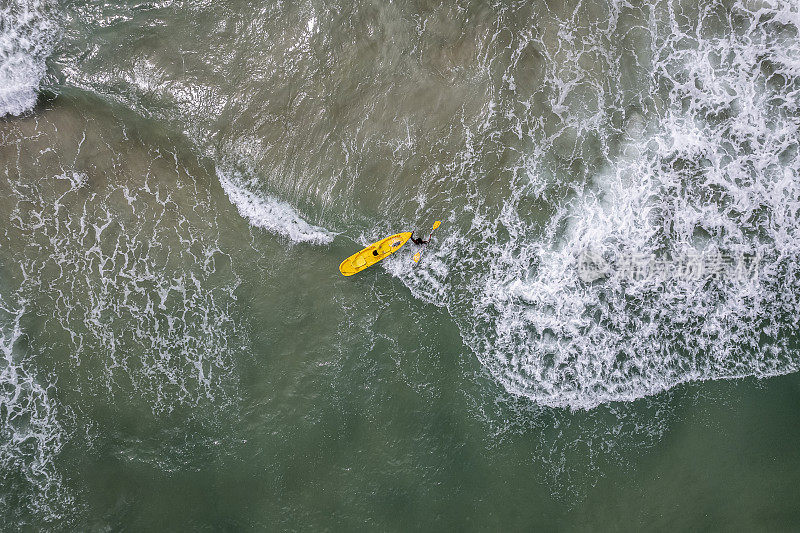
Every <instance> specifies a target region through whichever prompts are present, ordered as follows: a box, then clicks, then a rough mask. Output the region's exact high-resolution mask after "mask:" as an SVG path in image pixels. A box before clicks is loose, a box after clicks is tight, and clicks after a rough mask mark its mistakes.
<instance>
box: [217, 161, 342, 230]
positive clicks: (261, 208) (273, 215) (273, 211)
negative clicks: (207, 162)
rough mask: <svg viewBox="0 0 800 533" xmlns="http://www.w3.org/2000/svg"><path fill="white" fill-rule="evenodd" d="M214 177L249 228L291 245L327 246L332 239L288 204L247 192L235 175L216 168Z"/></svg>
mask: <svg viewBox="0 0 800 533" xmlns="http://www.w3.org/2000/svg"><path fill="white" fill-rule="evenodd" d="M217 177H218V178H219V183H220V185H222V188H223V190H224V191H225V193H226V194H227V195H228V198H229V199H230V201H231V203H232V204H233V205H235V206H236V209H238V210H239V214H241V215H242V216H243V217H244V218H245V219H247V220H249V221H250V224H252V225H253V226H255V227H257V228H262V229H265V230H267V231H269V232H272V233H275V234H277V235H282V236H284V237H288V238H289V239H291V240H292V241H294V242H308V243H312V244H328V243H329V242H331V241H332V240H333V237H334V235H333V233H331V232H329V231H328V230H326V229H325V228H321V227H319V226H314V225H312V224H309V223H308V222H306V221H305V220H303V218H302V217H301V216H300V215H299V214H298V213H297V211H296V210H295V209H294V208H293V207H292V206H291V205H289V203H288V202H284V201H282V200H278V199H276V198H271V197H268V196H267V197H264V196H260V195H258V194H255V193H253V192H251V191H249V190H247V188H246V187H245V186H244V185H243V184H242V180H241V177H240V176H239V175H238V174H236V173H228V174H226V173H224V172H222V171H221V170H220V169H219V168H218V169H217Z"/></svg>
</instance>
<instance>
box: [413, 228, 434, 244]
mask: <svg viewBox="0 0 800 533" xmlns="http://www.w3.org/2000/svg"><path fill="white" fill-rule="evenodd" d="M428 241H430V239H428V240H427V241H423V240H422V237H419V238H417V239H415V238H414V232H413V231H412V232H411V242H413V243H414V244H428Z"/></svg>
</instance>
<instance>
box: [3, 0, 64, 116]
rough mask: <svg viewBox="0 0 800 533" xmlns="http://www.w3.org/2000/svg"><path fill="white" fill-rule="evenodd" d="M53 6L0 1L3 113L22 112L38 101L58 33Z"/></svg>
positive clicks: (22, 0)
mask: <svg viewBox="0 0 800 533" xmlns="http://www.w3.org/2000/svg"><path fill="white" fill-rule="evenodd" d="M50 8H51V6H50V5H49V3H48V2H47V1H38V0H33V1H32V0H11V1H10V2H3V3H2V4H0V117H2V116H4V115H9V114H10V115H19V114H22V113H24V112H25V111H27V110H29V109H31V108H32V107H33V106H34V105H35V104H36V97H37V96H36V95H37V91H38V90H39V83H40V82H41V80H42V78H43V77H44V75H45V59H47V56H48V55H50V52H51V51H52V49H53V41H54V37H55V33H56V26H55V24H54V23H53V22H52V20H50V19H49V18H48V17H47V11H48V9H50Z"/></svg>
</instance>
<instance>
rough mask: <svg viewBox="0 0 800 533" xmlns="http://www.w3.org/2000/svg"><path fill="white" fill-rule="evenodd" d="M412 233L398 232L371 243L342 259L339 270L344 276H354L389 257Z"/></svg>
mask: <svg viewBox="0 0 800 533" xmlns="http://www.w3.org/2000/svg"><path fill="white" fill-rule="evenodd" d="M411 233H412V232H410V231H406V232H403V233H397V234H395V235H390V236H388V237H386V238H384V239H381V240H379V241H377V242H374V243H372V244H370V245H369V246H367V247H366V248H364V249H363V250H360V251H358V252H356V253H354V254H353V255H351V256H350V257H348V258H347V259H345V260H344V261H342V263H341V264H340V265H339V272H341V273H342V275H343V276H352V275H353V274H356V273H358V272H361V271H362V270H364V269H365V268H368V267H370V266H372V265H374V264H375V263H377V262H378V261H380V260H381V259H384V258H386V257H389V256H390V255H392V254H393V253H395V252H396V251H397V250H399V249H400V248H402V247H403V245H404V244H405V243H406V242H407V241H408V239H410V238H411Z"/></svg>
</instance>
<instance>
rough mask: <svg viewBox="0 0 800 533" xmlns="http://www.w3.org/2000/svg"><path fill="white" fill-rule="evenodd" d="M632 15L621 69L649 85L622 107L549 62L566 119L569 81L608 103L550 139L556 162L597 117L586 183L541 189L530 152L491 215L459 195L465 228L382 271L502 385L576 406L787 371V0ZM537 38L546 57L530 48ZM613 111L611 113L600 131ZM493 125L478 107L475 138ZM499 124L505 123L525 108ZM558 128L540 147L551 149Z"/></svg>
mask: <svg viewBox="0 0 800 533" xmlns="http://www.w3.org/2000/svg"><path fill="white" fill-rule="evenodd" d="M648 11H649V12H648ZM615 16H617V17H618V16H619V12H618V11H617V12H616V13H614V11H613V10H612V12H611V13H610V17H611V18H610V22H608V25H609V26H610V27H612V28H613V27H614V26H615V25H616V23H617V21H616V20H615V18H614V17H615ZM642 18H643V20H642V23H643V24H644V25H645V27H647V30H648V32H647V33H644V34H645V35H649V37H648V38H647V39H646V41H645V42H646V44H649V46H640V47H639V48H638V49H637V50H636V53H637V54H641V56H642V57H640V58H639V61H640V63H639V67H638V68H639V69H641V70H644V71H646V72H645V73H644V74H645V75H642V78H644V79H647V78H648V77H649V78H650V79H651V80H652V81H651V85H650V86H649V87H648V89H647V91H646V92H644V93H642V94H643V95H644V96H643V97H642V99H641V101H640V102H639V103H638V105H633V104H632V103H631V102H628V103H626V105H625V106H621V105H620V102H618V101H616V100H615V96H614V95H615V94H619V93H620V91H619V90H618V89H617V87H616V86H615V85H616V84H618V83H621V81H619V78H617V79H607V80H603V81H601V82H598V83H597V84H596V85H592V84H591V83H590V81H589V80H591V76H592V74H591V73H590V72H587V71H583V70H581V67H580V66H579V65H582V64H584V63H581V62H580V61H576V63H573V64H572V65H571V66H570V67H568V68H565V70H570V69H572V68H575V69H577V70H578V72H577V78H578V79H582V80H584V82H582V83H581V84H577V85H576V84H572V85H570V84H569V83H567V82H568V79H564V78H569V77H575V75H576V73H575V72H571V73H570V72H568V73H567V74H565V73H564V71H558V66H557V65H555V64H551V65H550V71H549V72H548V76H549V80H550V81H549V89H550V91H551V92H550V94H552V95H555V97H554V99H555V100H557V102H556V103H561V104H562V105H563V103H564V102H572V103H573V104H572V105H573V106H574V109H572V108H570V107H569V106H566V108H565V109H564V111H566V113H565V115H564V116H565V117H570V120H573V121H574V120H578V119H576V117H581V116H582V115H584V114H585V111H586V104H585V102H586V101H592V99H591V98H588V99H587V98H585V97H582V98H576V99H572V98H571V97H572V96H574V93H573V94H570V93H571V92H573V90H574V89H575V88H576V87H578V86H580V85H584V86H589V87H591V90H590V92H591V91H596V92H597V94H595V96H596V98H597V101H599V102H604V101H605V102H606V104H605V105H607V106H608V111H604V110H602V109H600V110H598V111H597V114H596V115H594V116H589V117H585V118H583V119H580V120H579V122H578V123H577V126H576V128H575V130H573V134H572V137H569V136H568V138H569V139H570V142H571V143H572V144H574V146H575V148H574V151H573V160H575V159H578V158H580V157H581V154H582V153H585V151H584V152H581V150H584V149H585V146H586V145H587V143H590V142H592V141H593V139H592V138H593V137H594V140H596V138H597V137H598V134H597V130H598V127H597V125H601V126H602V127H603V128H607V129H609V130H611V131H612V132H613V134H614V135H616V139H619V140H618V141H615V140H614V139H615V137H613V136H611V135H607V136H606V137H605V139H603V142H604V143H605V146H604V151H605V152H606V156H605V157H604V158H603V160H604V162H603V163H602V164H600V165H598V166H597V168H596V169H595V170H593V171H590V172H589V173H588V180H587V182H586V183H581V184H578V185H576V186H574V187H573V189H572V192H571V193H570V194H568V195H565V196H566V199H565V200H560V201H559V200H558V193H560V192H559V191H556V190H555V188H554V187H553V186H552V184H551V183H549V182H547V181H546V179H544V176H548V175H552V174H553V162H552V159H548V156H547V155H546V154H545V153H544V151H538V152H535V154H534V155H533V156H532V157H529V158H528V159H527V160H525V161H524V164H523V165H522V168H521V169H519V170H521V171H522V172H524V175H526V176H527V177H528V178H529V180H526V182H525V183H522V184H518V185H517V186H516V187H515V189H514V191H513V192H512V194H511V196H510V197H509V198H507V199H506V201H505V202H504V203H503V207H502V208H501V210H500V213H499V214H491V213H488V212H487V211H486V210H485V209H484V210H481V204H480V202H479V201H476V202H475V204H476V207H475V208H474V209H475V213H476V214H475V215H474V216H471V221H470V222H468V223H467V224H463V219H461V222H462V226H461V227H462V228H463V227H465V226H466V228H467V229H461V230H459V229H456V230H455V231H454V233H453V234H452V235H451V236H450V237H449V238H448V239H447V240H446V241H445V242H444V243H442V244H441V245H440V247H439V251H438V252H437V253H436V254H435V255H430V254H429V257H428V259H427V264H423V268H422V269H421V270H418V271H415V270H412V269H410V268H408V267H405V266H404V267H400V266H399V262H394V263H388V264H387V267H388V268H389V269H390V270H393V271H395V273H397V274H398V275H400V276H401V277H404V278H405V279H406V280H407V281H408V283H409V285H410V286H411V287H412V290H413V291H414V292H415V293H416V294H418V295H419V296H420V297H423V298H426V299H429V300H431V301H433V302H436V303H439V304H440V305H445V306H447V307H448V309H450V312H451V314H453V316H454V317H455V318H456V320H457V322H458V324H459V327H460V329H461V331H462V335H463V337H464V339H465V341H466V342H467V344H468V345H469V346H470V347H471V348H472V349H473V350H474V352H475V353H476V354H477V355H478V357H479V359H480V360H481V361H482V363H483V364H484V365H485V367H486V368H487V370H488V371H489V372H490V373H491V374H492V375H493V376H494V377H495V379H497V380H498V381H499V382H500V383H502V384H503V386H504V387H505V388H506V390H508V391H509V392H511V393H512V394H514V395H520V396H524V397H527V398H530V399H531V400H533V401H534V402H536V403H539V404H542V405H547V406H553V407H567V408H571V409H589V408H592V407H595V406H597V405H599V404H601V403H606V402H615V401H630V400H634V399H637V398H641V397H644V396H647V395H652V394H656V393H658V392H661V391H664V390H667V389H670V388H671V387H674V386H676V385H677V384H680V383H684V382H688V381H698V380H708V379H725V378H740V377H746V376H756V377H766V376H772V375H776V374H784V373H788V372H795V371H797V370H798V369H800V360H799V359H798V357H797V352H796V350H797V340H796V339H797V335H798V333H800V318H799V317H798V315H797V309H799V308H800V262H799V261H798V258H799V257H800V233H798V228H800V179H798V175H800V144H799V143H800V141H799V140H798V139H800V15H799V14H798V9H797V5H796V4H793V3H790V2H772V3H769V2H759V3H758V4H757V5H754V6H750V5H749V4H748V3H743V2H738V3H736V4H735V5H734V7H733V9H732V11H730V12H725V10H724V9H723V8H721V7H719V6H717V7H716V8H714V7H709V8H706V9H705V10H701V11H700V17H699V22H698V21H697V19H692V18H691V17H688V16H687V15H686V14H684V13H683V12H681V10H680V5H677V7H676V4H674V3H666V4H664V3H659V4H656V5H654V6H652V7H651V8H650V9H649V10H645V13H644V14H643V16H642ZM565 27H570V26H565ZM571 27H572V28H575V29H573V31H574V32H579V31H581V29H580V28H578V27H575V26H571ZM715 27H716V28H717V30H716V31H715V30H713V28H715ZM584 29H585V28H584ZM563 31H565V32H566V31H567V30H563ZM564 37H566V35H565V36H564ZM567 40H568V41H570V42H572V41H573V40H574V41H576V42H580V40H579V39H577V38H576V39H573V40H570V39H567ZM562 42H563V40H562ZM602 42H603V41H602V40H601V45H597V44H595V43H592V44H590V45H588V46H587V45H584V46H587V47H586V49H584V50H582V51H579V53H578V58H579V57H580V55H581V54H587V55H591V54H598V53H603V54H612V56H611V57H612V58H613V54H615V53H617V52H615V51H614V50H613V47H611V48H612V49H611V50H608V49H604V47H603V46H602ZM537 44H538V45H539V46H541V48H542V50H544V51H545V52H544V55H545V56H547V55H548V54H547V43H543V42H538V43H537ZM644 52H649V56H647V57H645V56H646V54H645V53H644ZM609 62H610V63H612V62H613V61H612V60H611V59H609ZM634 70H636V69H634ZM623 79H624V77H623ZM511 83H513V79H511ZM504 88H505V89H508V87H504ZM649 94H652V95H655V97H653V98H650V97H649ZM554 107H555V106H554ZM615 114H616V116H617V117H619V116H622V117H624V121H623V122H622V125H620V126H618V127H615V126H613V124H612V122H613V120H614V118H615V117H614V115H615ZM501 119H502V117H499V118H498V117H497V116H494V117H493V116H489V117H488V118H487V121H486V123H487V126H485V130H484V131H480V129H479V131H478V133H477V135H481V134H485V135H490V134H491V131H490V130H491V129H493V128H496V127H497V122H498V121H499V120H501ZM517 120H518V125H519V124H522V126H523V128H519V129H520V130H523V129H527V127H528V126H529V123H526V120H531V118H530V117H522V118H519V119H517ZM534 120H535V119H534ZM617 120H618V119H617ZM534 129H535V128H534ZM565 131H567V132H568V133H569V128H564V129H561V130H559V131H558V132H557V133H556V134H555V135H554V136H552V137H550V138H544V139H540V140H539V141H540V144H541V145H542V146H543V147H545V149H547V148H549V147H552V146H553V144H555V143H557V142H561V141H560V139H559V137H561V136H563V135H564V132H565ZM575 131H577V132H578V134H577V135H576V134H575V133H574V132H575ZM581 131H583V132H584V133H583V134H581V133H580V132H581ZM465 157H467V156H466V155H465ZM467 179H471V178H470V177H469V176H467ZM536 202H541V203H544V204H552V205H554V206H555V207H554V209H553V215H552V216H551V217H549V219H548V220H547V221H546V223H544V224H536V223H535V221H534V220H532V219H531V217H530V215H529V212H530V211H531V205H535V204H536ZM451 219H452V222H453V223H454V224H455V223H457V222H458V221H459V217H457V216H454V217H451ZM474 243H479V244H477V245H476V244H474ZM464 250H471V251H470V253H469V254H465V253H464ZM587 252H591V253H593V254H595V255H596V256H597V257H598V259H599V260H600V261H601V262H602V263H603V265H606V266H607V267H608V268H610V269H615V268H616V269H620V268H621V265H622V264H623V262H624V261H625V260H626V258H630V257H646V258H649V259H652V260H653V261H657V262H658V261H660V262H661V263H662V264H667V265H671V267H670V268H672V269H673V271H672V273H670V274H669V275H665V276H655V277H653V276H650V277H643V278H636V277H625V276H619V275H613V276H609V275H605V273H603V272H601V273H599V274H598V275H597V276H592V277H590V278H588V279H587V278H586V277H585V276H584V277H582V276H581V275H580V274H581V273H580V271H579V267H580V260H581V257H582V256H584V254H586V253H587ZM465 255H468V256H469V257H468V258H466V259H465V257H464V256H465ZM691 257H701V258H705V259H704V260H707V259H708V258H711V257H716V258H732V257H746V258H751V262H755V263H757V268H756V269H755V270H753V271H751V272H750V274H751V275H748V276H745V277H742V276H729V275H718V273H717V275H714V273H713V272H706V273H705V274H703V275H699V276H687V275H685V271H681V270H680V269H679V268H678V267H677V265H679V264H680V261H681V258H691ZM476 258H477V259H476ZM460 264H466V266H460ZM454 280H463V281H464V282H465V283H466V285H467V286H468V289H467V290H466V291H464V290H463V289H462V288H461V287H459V286H458V285H457V284H456V283H455V282H454ZM453 295H456V296H453Z"/></svg>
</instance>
